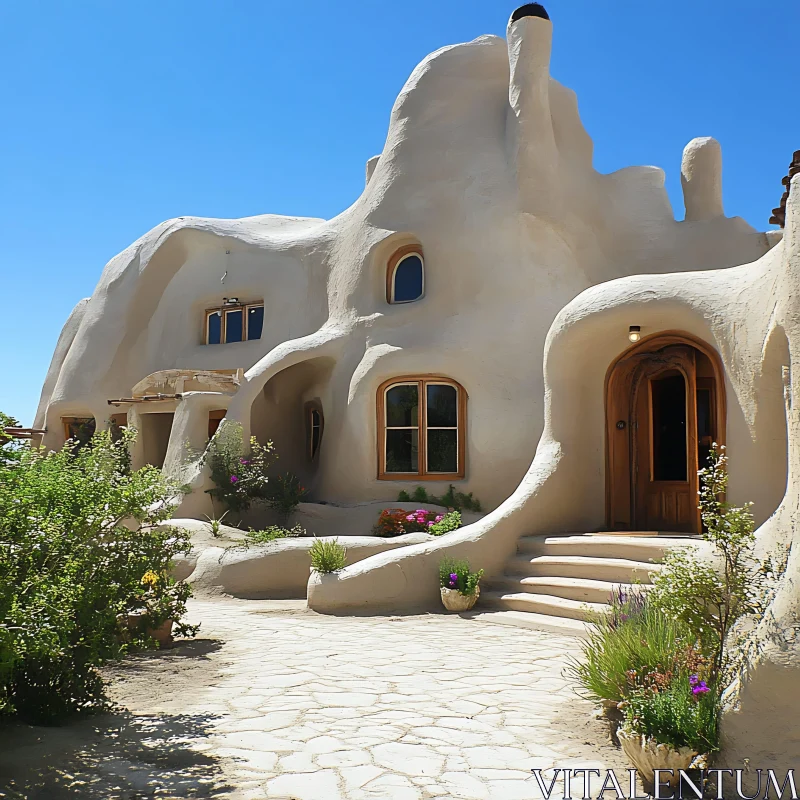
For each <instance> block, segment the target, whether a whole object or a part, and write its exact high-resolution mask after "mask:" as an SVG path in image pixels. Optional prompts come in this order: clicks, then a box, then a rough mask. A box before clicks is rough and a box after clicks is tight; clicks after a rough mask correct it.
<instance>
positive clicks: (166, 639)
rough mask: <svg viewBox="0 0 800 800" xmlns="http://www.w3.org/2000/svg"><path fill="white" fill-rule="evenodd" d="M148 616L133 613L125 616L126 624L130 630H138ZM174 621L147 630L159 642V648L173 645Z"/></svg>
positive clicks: (166, 621) (169, 620) (167, 621)
mask: <svg viewBox="0 0 800 800" xmlns="http://www.w3.org/2000/svg"><path fill="white" fill-rule="evenodd" d="M145 616H146V615H145V614H144V613H141V612H133V613H131V614H127V615H125V618H124V624H125V627H126V628H127V629H128V630H131V631H133V630H138V629H139V628H140V625H141V622H142V620H143V619H144V617H145ZM173 622H174V620H171V619H168V620H165V621H164V622H162V623H161V625H159V626H158V627H157V628H145V633H146V634H147V635H148V636H149V637H150V638H151V639H155V640H156V641H157V642H158V645H159V647H169V646H170V645H171V644H172V625H173Z"/></svg>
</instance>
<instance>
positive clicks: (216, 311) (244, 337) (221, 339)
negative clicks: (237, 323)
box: [203, 300, 264, 345]
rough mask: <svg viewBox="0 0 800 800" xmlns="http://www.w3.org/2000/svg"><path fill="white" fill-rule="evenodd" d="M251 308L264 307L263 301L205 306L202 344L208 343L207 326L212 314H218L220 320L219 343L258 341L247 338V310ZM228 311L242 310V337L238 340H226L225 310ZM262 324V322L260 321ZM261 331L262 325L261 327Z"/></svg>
mask: <svg viewBox="0 0 800 800" xmlns="http://www.w3.org/2000/svg"><path fill="white" fill-rule="evenodd" d="M251 308H264V301H263V300H262V301H260V302H257V303H238V304H236V305H227V306H217V307H216V308H207V309H206V316H205V329H204V335H203V344H205V345H207V344H209V341H208V338H209V337H208V327H209V320H210V319H211V315H212V314H220V316H221V321H220V332H219V343H220V344H243V343H245V342H250V341H252V342H255V341H258V340H257V339H248V338H247V328H248V325H249V322H248V320H249V311H250V309H251ZM229 311H241V312H242V339H241V341H239V342H229V341H227V338H228V315H227V312H229ZM262 325H263V323H262ZM262 332H263V327H262Z"/></svg>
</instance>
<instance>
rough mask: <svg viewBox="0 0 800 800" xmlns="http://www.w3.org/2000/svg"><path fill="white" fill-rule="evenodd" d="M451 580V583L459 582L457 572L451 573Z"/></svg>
mask: <svg viewBox="0 0 800 800" xmlns="http://www.w3.org/2000/svg"><path fill="white" fill-rule="evenodd" d="M450 580H451V581H457V580H458V575H457V574H456V573H455V572H451V573H450Z"/></svg>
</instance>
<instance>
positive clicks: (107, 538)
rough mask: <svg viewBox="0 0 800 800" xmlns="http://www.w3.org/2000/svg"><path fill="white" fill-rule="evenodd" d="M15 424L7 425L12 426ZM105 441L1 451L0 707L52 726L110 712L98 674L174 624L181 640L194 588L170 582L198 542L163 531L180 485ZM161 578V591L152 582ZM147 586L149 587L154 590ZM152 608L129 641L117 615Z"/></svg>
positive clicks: (129, 434)
mask: <svg viewBox="0 0 800 800" xmlns="http://www.w3.org/2000/svg"><path fill="white" fill-rule="evenodd" d="M6 419H8V418H3V421H4V420H6ZM134 437H135V432H134V431H132V430H128V431H125V432H124V434H123V436H122V437H121V438H120V439H119V441H117V442H114V441H112V437H111V434H110V433H108V432H104V433H97V434H95V436H94V437H93V439H92V441H91V443H90V445H89V446H86V447H83V448H80V449H75V450H74V451H73V448H72V444H73V443H71V442H68V443H67V444H66V445H65V446H64V447H63V448H62V449H61V450H60V451H58V452H51V453H47V452H45V451H43V450H37V449H33V448H31V447H30V446H29V445H28V444H27V443H26V444H19V443H10V444H9V443H6V444H5V445H2V443H0V586H2V587H3V591H2V592H0V710H2V711H4V712H5V713H14V712H16V713H18V714H19V715H20V716H23V717H25V718H28V719H31V720H36V721H40V722H41V721H43V722H51V721H55V720H57V719H59V718H62V717H64V716H67V715H69V714H72V713H75V712H88V711H94V710H98V709H99V708H101V707H102V706H103V703H104V694H103V682H102V679H101V677H100V675H99V674H98V672H97V668H98V667H99V666H101V665H102V664H103V663H105V662H106V661H108V660H109V659H113V658H115V657H118V656H119V655H120V654H122V653H123V652H125V650H126V649H127V648H128V647H130V646H135V645H137V644H145V643H147V641H148V636H147V632H146V629H147V628H148V627H149V628H155V627H158V625H159V624H160V623H161V622H163V621H164V620H166V619H174V620H176V621H177V622H178V624H177V625H176V626H175V633H176V634H177V635H191V634H193V633H194V632H195V630H196V629H195V628H192V627H190V626H187V625H184V624H182V623H181V622H180V620H181V618H182V617H183V616H184V614H185V604H186V599H187V598H188V596H189V594H190V588H189V586H188V585H186V584H184V583H177V582H176V581H175V580H174V579H173V578H172V577H170V570H171V564H172V559H173V557H174V556H176V555H178V554H180V553H183V552H185V551H187V550H188V549H189V547H190V542H189V536H188V534H187V533H186V532H185V531H180V530H177V529H174V528H170V527H167V526H162V525H161V524H160V523H162V522H164V521H165V520H166V519H168V518H169V516H170V514H171V511H172V501H173V500H174V498H175V497H176V496H177V495H179V493H180V487H178V486H177V485H176V484H174V483H173V482H171V481H169V480H168V479H166V478H165V477H164V476H163V475H162V474H161V472H160V470H158V469H156V468H154V467H151V466H147V467H144V468H143V469H140V470H137V471H135V472H134V471H132V470H131V469H130V459H129V455H128V448H129V445H130V444H131V442H132V441H133V439H134ZM152 576H155V580H156V583H155V584H152V583H151V581H152ZM143 581H144V583H143ZM136 609H140V610H144V611H145V623H146V625H145V627H144V629H142V630H138V631H134V632H133V639H132V641H130V642H129V643H125V642H123V636H122V632H121V628H120V623H119V622H118V617H121V618H123V619H124V618H125V617H126V615H127V614H128V613H129V612H132V611H134V610H136Z"/></svg>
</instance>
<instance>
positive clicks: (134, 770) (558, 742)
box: [0, 600, 627, 800]
mask: <svg viewBox="0 0 800 800" xmlns="http://www.w3.org/2000/svg"><path fill="white" fill-rule="evenodd" d="M190 618H191V620H192V621H200V622H201V623H202V629H201V632H200V635H199V637H198V640H197V641H195V642H192V643H188V644H184V645H181V646H180V647H176V648H175V649H174V650H172V651H168V652H164V653H158V654H146V655H143V656H139V657H136V658H134V659H130V660H128V661H127V662H125V664H124V665H121V666H119V667H116V668H115V670H114V671H113V672H112V673H111V675H112V678H113V683H112V695H113V697H114V699H115V700H116V701H118V702H119V703H120V704H121V705H122V706H124V707H125V708H127V709H128V711H127V712H125V713H120V714H117V715H115V716H109V717H103V718H96V719H94V720H90V721H87V722H83V723H80V724H77V725H71V726H69V727H68V728H62V729H58V730H56V731H49V732H47V731H46V732H44V733H42V729H33V728H24V727H22V726H20V727H18V728H17V729H15V730H12V731H6V732H5V734H4V735H5V737H6V738H5V740H3V741H2V742H0V744H2V745H4V746H3V747H2V749H0V752H1V753H2V755H0V775H2V774H3V770H4V769H5V771H6V775H7V776H8V775H11V776H12V777H13V782H11V783H7V784H6V792H5V793H3V791H2V790H1V789H0V796H4V797H28V798H32V799H33V798H39V797H41V798H47V800H54V799H56V798H61V797H64V798H79V797H87V798H95V797H103V798H124V799H125V800H129V799H130V800H132V799H133V798H147V797H225V798H236V799H237V800H245V799H252V800H260V799H261V798H284V799H285V800H289V798H293V799H294V800H432V799H434V798H435V799H436V800H452V798H475V799H476V800H483V799H485V800H528V799H529V798H536V797H539V796H540V792H539V791H538V789H537V785H536V782H535V779H534V778H533V777H532V775H531V772H530V770H531V769H532V768H536V767H539V768H542V769H549V768H552V767H555V766H559V767H573V768H577V767H594V768H599V769H605V768H612V767H613V768H615V769H621V770H624V769H625V768H626V767H627V765H626V764H625V762H624V759H623V758H622V757H621V755H620V753H619V752H618V751H617V750H615V749H613V748H612V747H610V746H609V745H608V744H606V743H605V741H604V732H603V728H602V726H601V725H600V723H598V722H596V721H593V720H592V719H591V718H590V712H591V705H590V704H589V703H587V702H585V701H583V700H580V699H579V698H577V697H576V695H575V693H574V691H573V689H572V687H571V685H570V683H569V681H568V680H567V679H566V678H565V677H564V676H563V674H562V672H563V669H564V666H565V664H566V662H567V657H568V655H569V654H570V653H574V652H575V651H576V641H575V640H574V639H572V638H568V637H562V636H556V635H553V634H549V633H543V632H538V631H531V630H524V629H518V628H509V627H506V626H501V625H492V624H488V623H481V622H476V621H473V620H467V619H462V618H460V617H457V616H446V615H425V616H408V617H326V616H320V615H316V614H312V613H310V612H307V611H304V610H302V609H301V608H300V607H299V604H298V603H290V602H283V603H281V602H263V603H261V602H253V603H248V602H243V601H231V600H220V601H214V602H211V601H195V602H194V603H193V604H192V605H191V614H190ZM45 765H46V766H45ZM26 785H27V787H28V788H27V789H25V788H24V787H25V786H26ZM9 787H11V788H9ZM581 788H582V787H581ZM15 791H16V792H17V794H14V792H15ZM557 793H558V790H557ZM573 794H574V795H575V796H577V797H580V796H582V791H581V790H580V789H579V787H578V786H576V787H575V790H574V792H573Z"/></svg>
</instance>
